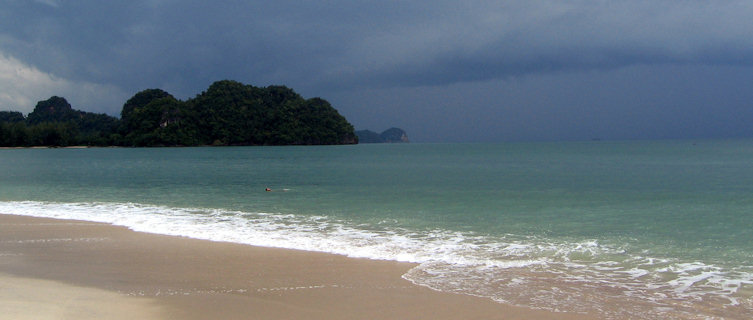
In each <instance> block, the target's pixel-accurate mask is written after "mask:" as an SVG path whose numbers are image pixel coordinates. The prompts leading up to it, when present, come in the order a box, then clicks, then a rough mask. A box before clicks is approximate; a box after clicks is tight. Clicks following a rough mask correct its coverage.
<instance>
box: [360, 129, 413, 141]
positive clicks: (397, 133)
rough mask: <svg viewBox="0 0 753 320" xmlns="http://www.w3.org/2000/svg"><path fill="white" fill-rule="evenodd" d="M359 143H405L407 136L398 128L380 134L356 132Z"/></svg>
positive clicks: (364, 131)
mask: <svg viewBox="0 0 753 320" xmlns="http://www.w3.org/2000/svg"><path fill="white" fill-rule="evenodd" d="M355 134H356V136H358V141H359V142H360V143H407V142H410V141H409V140H408V135H407V134H406V133H405V130H403V129H400V128H389V129H387V130H384V131H383V132H382V133H376V132H374V131H371V130H358V131H356V133H355Z"/></svg>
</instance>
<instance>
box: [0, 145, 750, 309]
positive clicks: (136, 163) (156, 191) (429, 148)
mask: <svg viewBox="0 0 753 320" xmlns="http://www.w3.org/2000/svg"><path fill="white" fill-rule="evenodd" d="M266 187H269V188H271V189H272V192H265V191H264V189H265V188H266ZM751 191H753V141H751V140H729V141H623V142H602V141H599V142H556V143H555V142H551V143H541V142H537V143H499V144H388V145H356V146H315V147H237V148H235V147H228V148H157V149H118V148H113V149H111V148H101V149H21V150H0V212H4V213H16V214H26V215H35V216H48V217H57V218H76V219H86V220H93V221H104V222H109V223H115V224H121V225H126V226H129V227H131V228H133V229H135V230H139V231H148V232H155V233H164V234H176V235H184V236H191V237H197V238H204V239H211V240H222V241H233V242H240V243H248V244H254V245H264V246H274V247H286V248H297V249H304V250H314V251H324V252H332V253H337V254H345V255H349V256H354V257H368V258H374V259H390V260H401V261H411V262H416V263H419V266H418V267H416V268H414V269H412V270H411V271H409V272H408V273H407V274H406V275H404V277H405V278H406V279H408V280H410V281H413V282H414V283H417V284H420V285H424V286H428V287H431V288H434V289H436V290H442V291H450V292H458V293H464V294H472V295H478V296H484V297H488V298H491V299H494V300H496V301H500V302H505V303H510V304H515V305H522V306H528V307H533V308H541V309H547V310H555V311H573V312H594V313H596V314H600V315H601V317H603V318H636V319H640V318H645V319H655V318H657V317H661V318H680V319H685V318H688V319H696V318H698V319H707V318H715V317H718V318H729V319H735V318H746V317H745V315H747V314H750V313H751V312H753V298H752V296H753V233H751V230H752V227H753V198H752V197H751V196H750V195H751Z"/></svg>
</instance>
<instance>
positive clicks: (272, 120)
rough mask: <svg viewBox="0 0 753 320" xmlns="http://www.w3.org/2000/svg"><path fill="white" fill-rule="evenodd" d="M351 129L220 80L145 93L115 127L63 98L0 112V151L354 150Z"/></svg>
mask: <svg viewBox="0 0 753 320" xmlns="http://www.w3.org/2000/svg"><path fill="white" fill-rule="evenodd" d="M355 143H358V138H357V136H356V134H355V132H354V129H353V126H352V125H351V124H350V123H349V122H348V121H347V120H346V119H345V117H343V116H342V115H340V114H339V113H338V112H337V110H335V109H334V108H333V107H332V106H331V105H330V104H329V102H327V101H326V100H324V99H321V98H311V99H304V98H303V97H301V96H300V95H299V94H298V93H296V92H295V91H293V90H292V89H290V88H287V87H285V86H268V87H265V88H259V87H254V86H251V85H245V84H243V83H240V82H237V81H232V80H222V81H217V82H215V83H213V84H212V85H211V86H209V88H208V89H207V90H206V91H204V92H202V93H200V94H198V95H196V97H194V98H192V99H188V100H186V101H181V100H178V99H176V98H175V97H173V96H172V95H171V94H169V93H167V92H165V91H163V90H161V89H147V90H143V91H141V92H139V93H136V94H135V95H134V96H133V97H132V98H130V99H129V100H128V101H126V102H125V104H124V105H123V109H122V111H121V114H120V119H118V118H116V117H112V116H109V115H106V114H97V113H91V112H84V111H79V110H75V109H73V108H72V107H71V105H70V104H69V103H68V101H66V100H65V98H62V97H57V96H53V97H51V98H50V99H48V100H45V101H40V102H39V103H37V105H36V107H35V108H34V111H32V112H31V113H29V115H28V116H26V117H24V115H23V114H22V113H21V112H17V111H0V147H34V146H50V147H65V146H74V145H81V146H125V147H161V146H202V145H212V146H241V145H330V144H355Z"/></svg>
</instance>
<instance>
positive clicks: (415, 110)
mask: <svg viewBox="0 0 753 320" xmlns="http://www.w3.org/2000/svg"><path fill="white" fill-rule="evenodd" d="M224 79H230V80H237V81H240V82H243V83H246V84H251V85H254V86H259V87H264V86H268V85H286V86H288V87H290V88H293V89H294V90H295V91H296V92H298V93H300V94H301V95H303V96H304V97H305V98H312V97H321V98H324V99H326V100H327V101H329V102H330V103H331V104H332V105H333V107H335V108H336V109H337V110H338V111H339V112H340V114H342V115H343V116H345V117H346V118H347V119H348V121H349V122H350V123H352V124H353V125H354V127H355V128H356V129H358V130H360V129H370V130H372V131H377V132H381V131H383V130H385V129H388V128H390V127H400V128H402V129H404V130H405V131H406V132H407V133H408V137H409V138H410V139H411V140H412V141H415V142H491V141H520V140H523V141H527V140H590V139H595V138H598V139H604V140H606V139H681V138H687V139H706V138H745V137H753V85H752V84H753V1H750V0H744V1H731V0H716V1H710V0H672V1H670V0H645V1H644V0H630V1H609V0H524V1H523V0H520V1H506V0H498V1H476V0H463V1H448V0H432V1H424V0H411V1H408V0H394V1H390V0H380V1H366V0H364V1H360V0H320V1H305V0H299V1H288V0H276V1H253V0H239V1H226V0H217V1H204V0H200V1H194V0H127V1H120V0H113V1H101V0H70V1H66V0H0V110H14V111H21V112H23V113H24V114H27V113H28V112H31V111H32V110H33V108H34V106H35V105H36V103H37V102H38V101H41V100H46V99H48V98H49V97H51V96H53V95H57V96H62V97H65V98H66V99H67V100H68V101H69V102H70V103H71V104H72V105H73V108H75V109H78V110H83V111H90V112H98V113H107V114H110V115H115V116H119V113H120V110H121V109H122V106H123V104H124V103H125V101H126V100H128V99H129V98H130V97H132V96H133V95H134V94H136V93H137V92H139V91H141V90H144V89H149V88H160V89H163V90H165V91H167V92H169V93H171V94H173V95H174V96H175V97H177V98H179V99H183V100H185V99H189V98H192V97H194V96H195V95H197V94H199V93H201V92H202V91H204V90H206V89H207V88H208V87H209V85H210V84H211V83H213V82H214V81H218V80H224Z"/></svg>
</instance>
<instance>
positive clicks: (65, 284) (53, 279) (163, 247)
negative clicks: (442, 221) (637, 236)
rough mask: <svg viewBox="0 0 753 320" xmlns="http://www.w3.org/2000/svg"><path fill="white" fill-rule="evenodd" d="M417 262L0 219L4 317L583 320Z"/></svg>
mask: <svg viewBox="0 0 753 320" xmlns="http://www.w3.org/2000/svg"><path fill="white" fill-rule="evenodd" d="M412 266H413V265H412V264H408V263H399V262H391V261H375V260H366V259H352V258H347V257H343V256H338V255H331V254H322V253H312V252H305V251H296V250H284V249H270V248H259V247H253V246H247V245H238V244H232V243H221V242H211V241H203V240H194V239H187V238H181V237H170V236H161V235H154V234H146V233H139V232H133V231H131V230H129V229H127V228H124V227H117V226H112V225H108V224H100V223H92V222H86V221H73V220H55V219H43V218H31V217H24V216H13V215H0V318H2V319H103V318H107V319H586V318H589V317H588V315H578V314H564V313H549V312H544V311H539V310H530V309H526V308H519V307H512V306H507V305H504V304H499V303H495V302H493V301H491V300H488V299H484V298H477V297H471V296H465V295H457V294H451V293H441V292H436V291H433V290H430V289H427V288H423V287H420V286H416V285H413V284H412V283H410V282H408V281H406V280H404V279H402V278H401V275H402V274H404V273H405V272H406V271H407V270H408V269H410V268H411V267H412Z"/></svg>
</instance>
